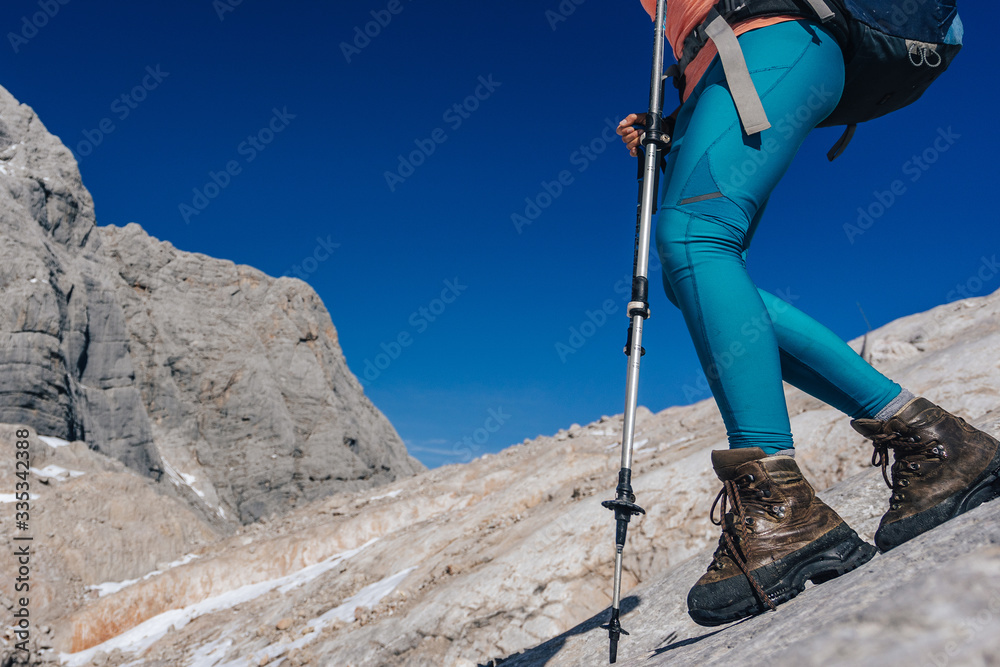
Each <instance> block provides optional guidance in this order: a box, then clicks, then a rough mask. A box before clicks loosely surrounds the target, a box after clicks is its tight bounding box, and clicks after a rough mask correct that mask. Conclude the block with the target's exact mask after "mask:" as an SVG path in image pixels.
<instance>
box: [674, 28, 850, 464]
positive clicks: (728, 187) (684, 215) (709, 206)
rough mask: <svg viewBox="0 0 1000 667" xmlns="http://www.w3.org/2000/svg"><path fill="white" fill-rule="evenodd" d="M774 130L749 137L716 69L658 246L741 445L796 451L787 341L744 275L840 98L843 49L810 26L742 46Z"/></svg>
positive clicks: (686, 133) (698, 108)
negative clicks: (754, 245) (818, 128)
mask: <svg viewBox="0 0 1000 667" xmlns="http://www.w3.org/2000/svg"><path fill="white" fill-rule="evenodd" d="M740 43H741V45H743V49H744V55H745V57H746V59H747V63H748V65H749V67H750V71H751V74H752V77H753V79H754V83H755V85H756V87H757V90H758V92H759V93H760V95H761V100H762V102H763V103H764V108H765V111H766V112H767V114H768V117H769V118H770V120H771V123H772V127H771V129H769V130H766V131H765V132H763V133H761V134H760V135H755V136H753V137H747V136H746V135H745V134H744V133H743V131H742V127H741V125H740V122H739V117H738V115H737V113H736V109H735V107H734V105H733V101H732V96H731V94H730V93H729V89H728V87H727V86H726V83H725V78H724V73H723V71H722V67H721V65H720V64H719V62H718V60H717V61H716V63H715V64H713V65H712V67H710V68H709V71H708V72H707V73H706V74H705V76H704V77H703V79H702V81H701V82H700V83H699V84H698V86H697V87H696V89H695V91H694V92H693V93H692V95H691V97H690V98H689V99H688V101H687V103H686V104H685V105H684V107H683V108H682V111H681V115H680V117H679V118H678V128H676V129H675V145H674V149H673V151H672V155H671V161H672V163H673V164H672V165H671V178H670V180H669V181H668V182H667V183H666V187H665V188H664V193H663V199H662V202H661V206H660V216H659V223H658V226H657V237H656V238H657V248H658V251H659V255H660V261H661V262H662V263H663V272H664V282H665V285H666V286H667V287H668V293H669V294H670V295H671V296H672V297H673V299H674V300H675V301H676V303H677V305H678V306H679V307H680V309H681V311H682V313H683V314H684V319H685V322H686V324H687V326H688V330H689V332H690V334H691V337H692V340H693V341H694V344H695V348H696V350H697V352H698V356H699V359H700V360H701V363H702V368H703V369H704V371H705V375H706V377H707V378H708V381H709V384H710V386H711V388H712V392H713V395H714V396H715V398H716V402H717V403H718V405H719V409H720V411H721V412H722V416H723V419H724V421H725V423H726V428H727V432H728V434H729V441H730V446H732V447H754V446H756V447H761V448H762V449H763V450H764V451H765V452H767V453H773V452H776V451H780V450H783V449H787V448H790V447H791V446H792V437H791V432H790V426H789V421H788V413H787V408H786V406H785V399H784V393H783V390H782V386H781V373H782V368H781V358H780V355H779V350H778V339H777V336H776V334H775V330H774V327H773V325H772V324H771V320H770V316H769V315H768V312H767V307H766V305H765V302H764V300H763V299H762V297H761V295H760V294H759V293H758V291H757V288H756V286H755V285H754V284H753V282H752V281H751V279H750V277H749V275H748V274H747V269H746V263H745V256H744V251H745V250H746V248H747V245H748V244H749V241H750V237H751V236H752V229H753V227H754V226H755V224H756V221H758V220H759V215H758V214H759V213H760V212H761V210H762V208H763V205H764V204H765V202H766V201H767V198H768V197H769V196H770V193H771V191H772V190H773V189H774V187H775V185H777V183H778V181H779V180H780V178H781V177H782V176H783V175H784V173H785V171H786V170H787V169H788V166H789V164H790V163H791V160H792V158H793V157H794V155H795V153H796V152H797V150H798V148H799V146H801V144H802V142H803V141H804V139H805V137H806V135H807V134H808V133H809V131H810V130H811V129H812V128H813V127H814V126H815V125H816V124H818V123H819V122H820V121H821V120H823V119H824V118H825V117H826V116H827V115H829V113H830V112H831V111H832V110H833V108H834V107H835V106H836V104H837V101H838V100H839V98H840V94H841V91H842V89H843V76H844V70H843V57H842V55H841V52H840V48H839V46H838V45H837V44H836V42H835V41H834V40H833V38H832V37H831V36H830V35H829V34H828V33H827V32H825V31H824V30H822V29H820V28H817V27H816V26H814V25H813V24H808V23H804V22H789V23H783V24H779V25H775V26H770V27H768V28H764V29H761V30H756V31H753V32H750V33H746V34H745V35H742V36H741V37H740Z"/></svg>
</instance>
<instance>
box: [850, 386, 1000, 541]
mask: <svg viewBox="0 0 1000 667" xmlns="http://www.w3.org/2000/svg"><path fill="white" fill-rule="evenodd" d="M851 426H853V427H854V430H856V431H857V432H858V433H860V434H861V435H863V436H865V437H866V438H868V439H869V440H872V441H873V442H874V445H875V452H874V454H873V455H872V465H881V466H882V477H883V478H884V479H885V483H886V484H887V485H888V486H889V488H890V489H892V496H891V497H890V500H889V503H890V504H889V511H888V512H886V513H885V514H884V515H883V516H882V522H881V523H880V524H879V527H878V531H877V532H876V533H875V544H876V545H877V546H878V548H879V549H881V550H882V551H888V550H889V549H892V548H893V547H896V546H899V545H900V544H902V543H903V542H906V541H907V540H909V539H912V538H914V537H916V536H917V535H919V534H921V533H924V532H926V531H928V530H930V529H931V528H934V527H935V526H938V525H940V524H942V523H944V522H945V521H947V520H948V519H951V518H953V517H956V516H958V515H959V514H963V513H965V512H968V511H969V510H971V509H972V508H974V507H977V506H979V505H981V504H982V503H984V502H986V501H987V500H992V499H993V498H996V497H997V495H1000V481H998V474H997V471H998V469H1000V442H997V440H996V438H994V437H992V436H990V435H987V434H986V433H983V432H982V431H980V430H978V429H975V428H973V427H972V426H969V424H968V423H966V421H965V420H964V419H961V418H960V417H956V416H954V415H952V414H951V413H949V412H947V411H945V410H943V409H941V408H940V407H938V406H936V405H934V404H933V403H931V402H930V401H928V400H927V399H926V398H915V399H913V400H912V401H910V402H909V403H907V404H906V405H905V406H903V408H902V409H901V410H900V411H899V412H898V413H896V415H895V416H893V417H892V418H890V419H889V420H888V421H885V422H880V421H878V420H875V419H855V420H854V421H852V422H851ZM890 449H891V450H892V454H893V459H894V461H893V464H892V468H891V472H892V481H889V476H888V475H887V474H886V468H887V467H888V465H889V450H890Z"/></svg>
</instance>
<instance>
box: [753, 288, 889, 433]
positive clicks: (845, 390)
mask: <svg viewBox="0 0 1000 667" xmlns="http://www.w3.org/2000/svg"><path fill="white" fill-rule="evenodd" d="M759 292H760V296H761V299H762V300H763V301H764V305H765V307H766V308H767V311H768V314H769V315H770V318H771V323H772V324H773V326H774V332H775V334H776V335H777V338H778V346H779V348H780V355H781V376H782V378H783V379H784V380H785V382H788V383H789V384H792V385H794V386H796V387H798V388H799V389H801V390H802V391H804V392H806V393H808V394H811V395H812V396H815V397H816V398H818V399H820V400H821V401H823V402H824V403H826V404H827V405H832V406H833V407H835V408H837V409H838V410H840V411H842V412H844V413H845V414H848V415H850V416H851V417H852V418H854V419H858V418H865V417H874V416H875V415H877V414H878V413H879V411H880V410H881V409H882V408H884V407H885V406H887V405H888V404H889V403H890V401H892V400H893V399H894V398H896V396H898V395H899V393H900V391H902V389H901V387H900V386H899V385H898V384H896V383H895V382H893V381H892V380H890V379H889V378H887V377H885V376H884V375H882V374H881V373H879V372H878V371H877V370H875V369H874V368H872V367H871V365H870V364H869V363H867V362H866V361H865V360H864V359H862V358H861V355H859V354H858V353H857V352H855V351H854V350H853V349H852V348H851V346H849V345H848V344H847V343H845V342H844V341H843V340H841V338H840V337H839V336H837V335H836V334H835V333H833V332H832V331H830V330H829V329H828V328H826V327H825V326H823V325H822V324H820V323H819V322H817V321H816V320H814V319H813V318H811V317H809V316H808V315H806V314H805V313H803V312H802V311H801V310H799V309H797V308H795V307H794V306H792V305H791V304H789V303H787V302H786V301H783V300H781V299H779V298H778V297H776V296H774V295H773V294H770V293H768V292H765V291H764V290H760V291H759Z"/></svg>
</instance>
